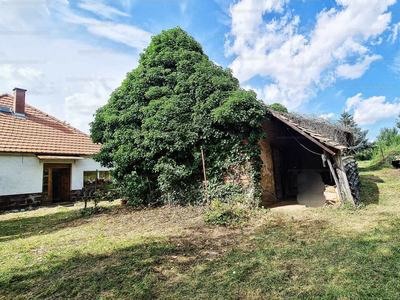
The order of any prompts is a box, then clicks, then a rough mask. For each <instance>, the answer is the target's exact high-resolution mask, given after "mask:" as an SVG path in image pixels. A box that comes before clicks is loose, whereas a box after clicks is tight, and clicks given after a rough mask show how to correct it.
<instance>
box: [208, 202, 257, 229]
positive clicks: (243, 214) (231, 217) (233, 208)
mask: <svg viewBox="0 0 400 300" xmlns="http://www.w3.org/2000/svg"><path fill="white" fill-rule="evenodd" d="M203 219H204V222H205V223H206V224H211V225H217V226H227V227H233V226H242V225H245V224H246V223H247V222H248V220H249V210H248V209H246V207H245V206H243V205H240V204H239V203H235V202H232V203H223V202H221V201H212V202H211V205H210V207H209V208H208V210H207V211H206V212H205V214H204V215H203Z"/></svg>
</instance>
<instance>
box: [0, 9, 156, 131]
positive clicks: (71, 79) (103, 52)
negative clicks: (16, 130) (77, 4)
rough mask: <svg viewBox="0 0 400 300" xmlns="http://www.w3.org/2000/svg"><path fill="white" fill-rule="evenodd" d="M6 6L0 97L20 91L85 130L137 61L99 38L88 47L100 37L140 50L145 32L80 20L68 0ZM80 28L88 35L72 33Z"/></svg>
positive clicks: (0, 24)
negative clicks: (15, 89)
mask: <svg viewBox="0 0 400 300" xmlns="http://www.w3.org/2000/svg"><path fill="white" fill-rule="evenodd" d="M10 3H11V4H10V5H3V6H2V7H1V10H0V31H2V32H3V33H4V34H0V45H1V46H0V57H1V58H0V94H2V93H12V89H13V88H14V87H20V88H26V89H27V90H28V91H27V99H26V101H27V103H28V104H31V105H33V106H34V107H37V108H38V109H40V110H43V111H45V112H47V113H49V114H52V115H54V116H55V117H57V118H58V119H60V120H62V121H64V120H65V121H67V122H68V123H71V125H73V126H75V127H77V128H78V129H80V130H82V131H85V132H88V124H89V122H91V121H92V120H93V116H92V115H93V113H94V112H95V110H96V109H97V108H98V107H100V106H101V105H103V104H105V103H106V100H107V99H108V98H109V95H110V93H111V92H112V91H113V90H114V89H115V88H117V87H118V86H120V84H121V82H122V80H123V79H124V78H125V77H126V73H127V72H129V71H131V70H132V69H134V68H136V67H137V65H138V58H139V57H138V55H137V52H136V51H129V52H128V51H126V52H123V51H116V50H114V49H112V48H108V47H102V46H100V45H101V42H102V40H101V39H99V40H98V41H96V43H94V41H95V39H96V38H97V39H98V37H99V36H101V37H106V38H109V39H111V40H114V41H119V42H121V43H124V44H127V45H129V46H131V47H134V48H137V49H143V48H144V47H146V46H147V44H148V42H149V41H150V35H151V34H150V33H148V32H146V31H143V30H141V29H140V28H136V27H134V26H130V25H125V24H118V23H111V22H101V21H98V20H96V19H94V18H83V17H80V16H78V15H76V14H75V13H74V12H73V11H72V10H71V8H70V6H69V3H68V1H48V2H44V1H37V3H35V5H14V4H13V3H14V2H12V1H10ZM16 3H17V2H16ZM71 25H72V26H71ZM80 26H84V27H86V28H87V30H88V32H89V33H84V35H83V39H82V33H80V34H79V35H77V36H76V35H75V32H76V31H77V29H79V27H80ZM53 33H54V34H53ZM123 35H125V37H123ZM87 37H88V38H87ZM85 38H87V41H88V42H86V40H85ZM79 39H81V40H79ZM93 45H96V46H93ZM107 45H108V43H107ZM131 52H133V53H131Z"/></svg>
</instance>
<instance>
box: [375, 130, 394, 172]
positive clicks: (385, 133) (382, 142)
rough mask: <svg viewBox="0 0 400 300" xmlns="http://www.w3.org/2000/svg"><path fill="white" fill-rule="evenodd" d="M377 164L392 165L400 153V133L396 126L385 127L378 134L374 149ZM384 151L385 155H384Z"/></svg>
mask: <svg viewBox="0 0 400 300" xmlns="http://www.w3.org/2000/svg"><path fill="white" fill-rule="evenodd" d="M372 152H373V158H372V162H373V164H374V165H375V166H377V167H379V168H382V167H391V166H392V161H393V160H394V159H395V157H397V156H399V155H400V135H399V131H398V129H397V128H396V127H393V128H388V127H384V128H382V129H381V130H380V133H379V135H378V136H377V141H376V147H374V149H373V150H372ZM382 153H383V156H382Z"/></svg>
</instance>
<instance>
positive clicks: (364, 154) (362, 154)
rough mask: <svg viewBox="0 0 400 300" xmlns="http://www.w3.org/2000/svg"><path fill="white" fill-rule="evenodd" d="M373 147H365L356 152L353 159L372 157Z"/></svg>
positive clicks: (361, 159) (369, 158)
mask: <svg viewBox="0 0 400 300" xmlns="http://www.w3.org/2000/svg"><path fill="white" fill-rule="evenodd" d="M374 152H375V148H370V149H366V150H363V151H360V152H358V153H356V155H355V159H356V160H360V161H363V160H371V159H372V158H373V157H374Z"/></svg>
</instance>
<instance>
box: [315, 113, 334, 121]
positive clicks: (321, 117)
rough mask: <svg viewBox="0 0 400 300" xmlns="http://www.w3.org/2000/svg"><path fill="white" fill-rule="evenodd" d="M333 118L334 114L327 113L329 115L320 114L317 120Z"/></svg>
mask: <svg viewBox="0 0 400 300" xmlns="http://www.w3.org/2000/svg"><path fill="white" fill-rule="evenodd" d="M334 116H335V114H334V113H329V114H322V115H320V116H319V117H318V118H319V119H323V120H329V119H332V118H333V117H334Z"/></svg>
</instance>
